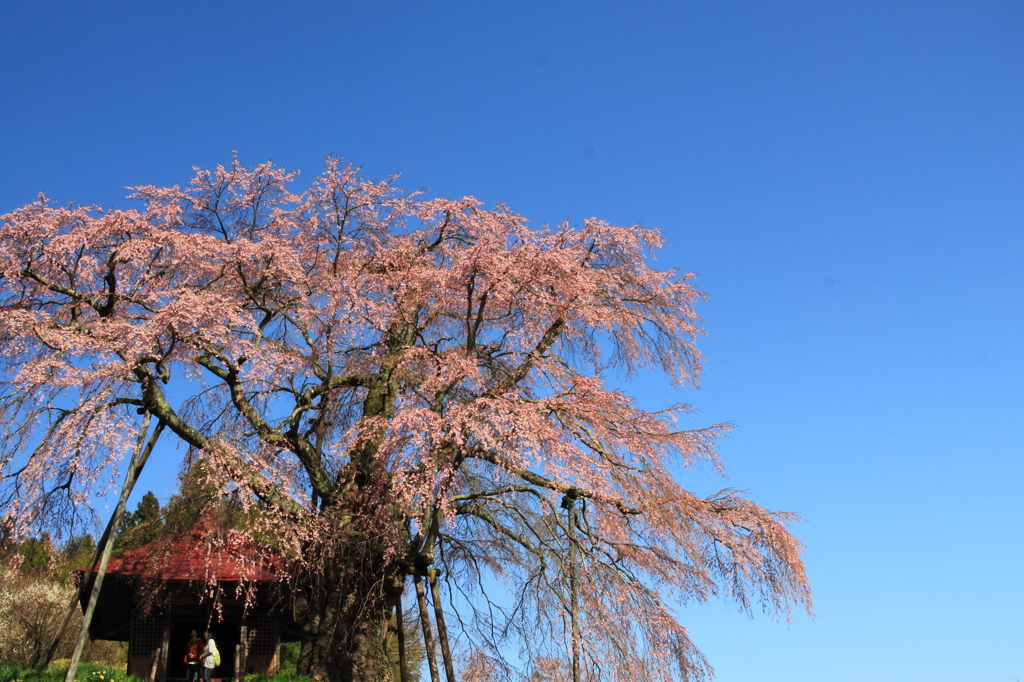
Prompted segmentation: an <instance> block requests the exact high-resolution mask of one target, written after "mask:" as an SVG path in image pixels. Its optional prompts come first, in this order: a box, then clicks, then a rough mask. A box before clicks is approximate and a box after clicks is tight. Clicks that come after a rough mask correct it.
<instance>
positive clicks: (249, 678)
mask: <svg viewBox="0 0 1024 682" xmlns="http://www.w3.org/2000/svg"><path fill="white" fill-rule="evenodd" d="M0 682H3V680H0ZM245 682H310V681H309V676H308V675H299V674H297V673H294V672H280V673H278V674H276V675H270V676H267V675H246V676H245Z"/></svg>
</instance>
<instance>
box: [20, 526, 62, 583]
mask: <svg viewBox="0 0 1024 682" xmlns="http://www.w3.org/2000/svg"><path fill="white" fill-rule="evenodd" d="M18 553H19V554H21V571H22V573H25V574H39V573H45V572H46V571H48V570H49V569H50V564H51V562H52V561H53V560H54V559H55V558H56V556H55V552H54V551H53V545H51V544H50V534H49V533H43V536H42V537H41V538H28V539H27V540H25V541H24V542H22V543H21V547H20V548H19V550H18Z"/></svg>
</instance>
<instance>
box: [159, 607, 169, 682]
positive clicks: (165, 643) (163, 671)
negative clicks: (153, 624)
mask: <svg viewBox="0 0 1024 682" xmlns="http://www.w3.org/2000/svg"><path fill="white" fill-rule="evenodd" d="M170 648H171V607H170V606H168V607H167V613H166V615H164V637H163V639H162V640H161V644H160V663H159V665H158V669H159V671H160V682H167V664H168V663H169V662H170V660H171V659H170V655H169V654H170V651H168V649H170Z"/></svg>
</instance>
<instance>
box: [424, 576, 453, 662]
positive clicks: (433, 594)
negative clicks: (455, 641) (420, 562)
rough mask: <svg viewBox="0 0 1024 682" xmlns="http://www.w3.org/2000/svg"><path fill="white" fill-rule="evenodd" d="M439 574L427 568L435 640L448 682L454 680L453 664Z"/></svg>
mask: <svg viewBox="0 0 1024 682" xmlns="http://www.w3.org/2000/svg"><path fill="white" fill-rule="evenodd" d="M438 574H440V571H438V570H437V569H436V568H429V569H427V579H428V580H429V581H430V598H431V599H432V600H433V602H434V619H435V620H436V621H437V641H438V643H439V644H440V645H441V660H442V661H444V674H445V677H446V678H447V679H448V682H455V666H454V665H453V663H452V650H451V647H450V646H449V645H448V628H447V627H445V624H444V606H443V605H442V603H441V590H439V589H438V587H437V576H438Z"/></svg>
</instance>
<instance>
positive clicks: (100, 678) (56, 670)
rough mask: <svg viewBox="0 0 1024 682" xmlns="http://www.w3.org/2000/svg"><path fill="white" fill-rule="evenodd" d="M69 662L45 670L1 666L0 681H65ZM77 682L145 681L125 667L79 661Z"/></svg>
mask: <svg viewBox="0 0 1024 682" xmlns="http://www.w3.org/2000/svg"><path fill="white" fill-rule="evenodd" d="M67 670H68V667H67V662H66V661H62V662H59V663H57V664H56V665H51V666H50V667H48V668H46V669H45V670H31V669H29V670H26V669H24V668H22V667H21V666H17V665H2V666H0V682H64V676H65V675H66V674H67ZM75 681H76V682H143V681H142V680H140V679H139V678H137V677H135V676H134V675H129V674H127V673H125V672H124V669H123V668H120V667H116V666H110V665H103V664H100V663H79V664H78V674H77V675H75Z"/></svg>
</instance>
